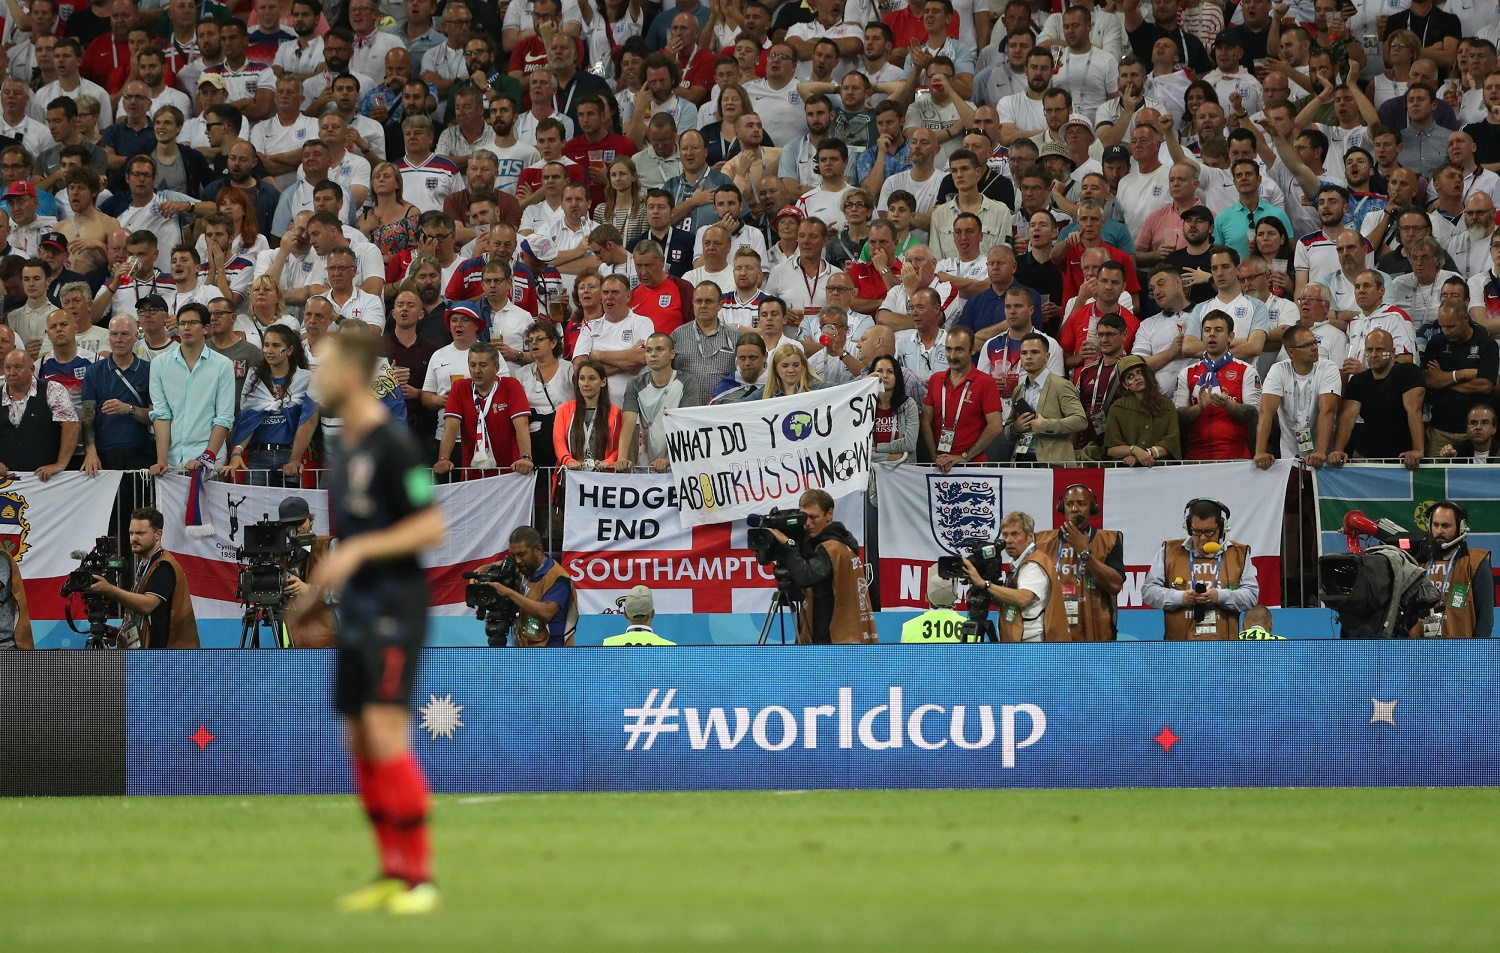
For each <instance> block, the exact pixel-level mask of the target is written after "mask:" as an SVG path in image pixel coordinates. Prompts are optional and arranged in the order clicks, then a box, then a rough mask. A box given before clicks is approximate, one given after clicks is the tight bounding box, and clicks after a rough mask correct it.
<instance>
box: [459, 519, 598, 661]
mask: <svg viewBox="0 0 1500 953" xmlns="http://www.w3.org/2000/svg"><path fill="white" fill-rule="evenodd" d="M507 563H510V564H511V566H512V567H514V571H513V572H512V571H511V570H510V569H509V568H508V567H507V566H506V564H507ZM492 574H498V575H501V576H505V575H509V576H510V577H511V578H512V579H514V580H515V582H516V585H517V586H519V585H520V584H522V583H524V585H525V590H526V591H525V592H520V591H518V589H517V588H515V587H514V586H512V585H507V584H506V583H505V582H500V581H490V580H487V579H486V578H485V577H486V576H488V575H492ZM473 578H474V579H476V580H477V581H478V582H480V583H482V584H484V585H487V586H489V588H491V589H493V590H494V591H495V592H497V593H499V594H500V595H501V596H503V597H504V598H505V599H508V600H510V603H511V606H513V607H514V611H515V629H516V645H518V646H520V647H522V648H543V647H546V648H564V647H566V648H571V647H572V646H573V635H574V632H575V631H576V630H577V628H578V603H577V600H576V599H575V598H574V596H573V579H572V577H571V576H569V575H568V573H567V570H565V569H563V568H562V566H560V565H558V564H557V561H556V560H554V559H553V558H552V557H551V556H549V555H547V553H546V551H544V550H543V549H542V534H541V533H538V532H537V531H536V530H534V529H532V528H531V527H530V526H518V527H516V529H515V530H514V531H513V532H512V533H511V534H510V555H509V556H508V557H507V558H506V559H503V560H500V561H499V562H493V563H489V564H487V565H484V566H480V567H479V569H478V570H477V571H476V572H475V573H474V575H473ZM486 631H488V628H487V630H486ZM500 636H501V638H502V639H503V637H504V632H503V631H502V632H501V633H500ZM494 637H495V636H494V634H493V633H491V642H490V644H491V645H494V644H496V643H495V641H494ZM499 644H501V645H503V644H504V642H503V641H502V642H500V643H499Z"/></svg>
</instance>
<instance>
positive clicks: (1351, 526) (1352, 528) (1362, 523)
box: [1344, 510, 1380, 553]
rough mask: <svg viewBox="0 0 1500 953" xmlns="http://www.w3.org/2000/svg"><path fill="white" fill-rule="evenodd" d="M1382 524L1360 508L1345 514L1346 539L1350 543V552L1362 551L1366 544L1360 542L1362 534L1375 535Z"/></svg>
mask: <svg viewBox="0 0 1500 953" xmlns="http://www.w3.org/2000/svg"><path fill="white" fill-rule="evenodd" d="M1379 529H1380V526H1379V525H1378V524H1377V523H1376V522H1375V521H1374V520H1372V519H1370V518H1369V517H1368V516H1366V515H1365V514H1363V513H1361V512H1360V511H1359V510H1350V511H1349V512H1347V513H1345V514H1344V540H1345V541H1346V542H1347V543H1348V546H1349V552H1351V553H1362V552H1364V551H1365V548H1364V545H1363V544H1362V543H1361V542H1360V537H1361V536H1374V535H1375V534H1376V532H1377V531H1378V530H1379Z"/></svg>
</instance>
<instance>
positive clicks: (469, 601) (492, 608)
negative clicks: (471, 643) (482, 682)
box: [463, 555, 521, 649]
mask: <svg viewBox="0 0 1500 953" xmlns="http://www.w3.org/2000/svg"><path fill="white" fill-rule="evenodd" d="M463 576H464V578H465V579H467V580H469V582H468V584H467V585H465V586H464V605H466V606H468V607H469V608H470V609H473V610H474V618H476V619H479V620H480V621H481V622H483V623H484V634H485V638H487V639H489V643H490V647H491V648H497V649H498V648H504V647H505V646H506V644H507V642H506V638H507V636H508V634H509V633H510V628H511V626H513V625H515V622H516V614H517V607H516V604H515V603H514V602H513V601H511V600H510V599H508V598H506V597H505V596H503V595H501V594H500V593H498V592H496V591H495V589H494V588H492V587H491V586H490V583H492V582H494V583H499V584H500V585H502V586H505V587H506V588H507V589H517V590H519V589H520V587H521V569H520V567H519V566H517V565H516V559H515V557H514V556H509V555H508V556H506V557H505V558H504V559H502V560H500V562H498V563H495V564H493V565H491V566H488V567H486V568H484V569H483V570H481V571H479V572H466V573H464V574H463Z"/></svg>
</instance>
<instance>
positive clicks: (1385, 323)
mask: <svg viewBox="0 0 1500 953" xmlns="http://www.w3.org/2000/svg"><path fill="white" fill-rule="evenodd" d="M1354 302H1355V305H1356V306H1357V307H1358V308H1359V310H1358V311H1356V312H1355V315H1354V320H1352V321H1350V322H1349V356H1348V357H1346V358H1345V359H1344V365H1343V367H1342V368H1341V370H1342V371H1343V372H1344V376H1345V377H1351V376H1353V375H1355V374H1358V373H1359V372H1360V371H1363V370H1366V369H1367V368H1368V362H1367V361H1366V360H1365V338H1366V337H1368V336H1369V334H1370V332H1371V331H1385V332H1386V333H1388V334H1389V335H1390V336H1391V343H1392V346H1393V348H1394V350H1395V352H1396V360H1398V361H1402V362H1405V363H1411V362H1412V361H1414V360H1416V355H1417V341H1416V337H1415V335H1414V334H1413V333H1412V326H1411V317H1410V316H1408V315H1407V313H1406V312H1405V311H1403V310H1401V309H1400V308H1398V307H1396V306H1395V305H1388V304H1386V303H1385V275H1383V274H1381V273H1380V272H1378V271H1376V270H1375V269H1373V268H1366V269H1365V270H1364V271H1362V272H1360V273H1359V276H1358V277H1357V278H1355V279H1354Z"/></svg>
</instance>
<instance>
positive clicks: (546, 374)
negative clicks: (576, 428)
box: [515, 321, 573, 467]
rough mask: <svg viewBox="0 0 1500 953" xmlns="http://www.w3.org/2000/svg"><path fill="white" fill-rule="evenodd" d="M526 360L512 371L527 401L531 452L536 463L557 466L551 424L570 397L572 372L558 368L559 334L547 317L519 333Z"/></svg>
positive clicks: (560, 341) (561, 345)
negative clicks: (523, 389)
mask: <svg viewBox="0 0 1500 953" xmlns="http://www.w3.org/2000/svg"><path fill="white" fill-rule="evenodd" d="M523 338H524V340H525V345H524V347H525V348H526V356H527V357H528V358H530V362H529V363H527V364H523V365H521V367H520V368H518V369H517V370H516V372H515V374H516V380H518V381H520V382H521V386H522V387H524V388H525V389H526V400H527V402H528V403H530V404H531V452H532V453H533V454H534V455H535V456H536V460H535V463H536V465H537V466H539V467H555V466H557V456H556V452H555V451H554V449H553V442H552V427H553V424H555V423H556V421H557V408H558V407H560V406H562V405H563V404H565V403H567V402H568V401H570V400H572V399H573V376H572V375H571V374H569V373H567V372H566V371H564V370H563V369H562V365H561V364H559V363H558V358H560V357H562V352H563V343H562V335H561V334H559V333H558V330H557V325H555V324H553V323H552V322H551V321H536V322H533V323H532V324H531V325H530V326H529V327H527V328H526V331H525V332H524V334H523Z"/></svg>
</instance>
